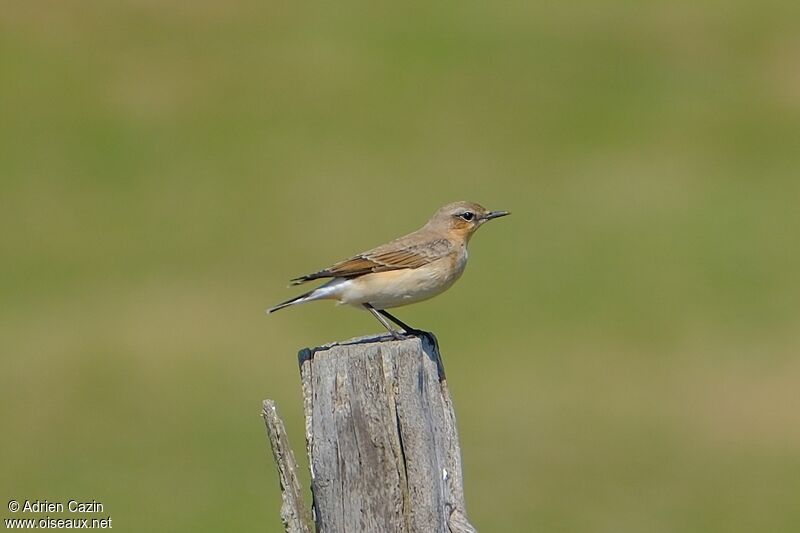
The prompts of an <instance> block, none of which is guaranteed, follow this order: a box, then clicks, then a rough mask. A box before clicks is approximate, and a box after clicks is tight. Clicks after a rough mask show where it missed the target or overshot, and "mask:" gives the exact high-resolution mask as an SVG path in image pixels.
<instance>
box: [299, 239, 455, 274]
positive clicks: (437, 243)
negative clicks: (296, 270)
mask: <svg viewBox="0 0 800 533" xmlns="http://www.w3.org/2000/svg"><path fill="white" fill-rule="evenodd" d="M414 240H416V239H414ZM409 241H410V239H406V238H400V239H398V240H396V241H393V242H390V243H388V244H384V245H383V246H379V247H377V248H373V249H372V250H369V251H366V252H363V253H360V254H358V255H356V256H354V257H351V258H350V259H346V260H344V261H340V262H338V263H336V264H335V265H332V266H330V267H328V268H325V269H322V270H320V271H318V272H314V273H312V274H307V275H305V276H300V277H299V278H295V279H293V280H292V285H299V284H301V283H305V282H306V281H311V280H313V279H319V278H354V277H358V276H363V275H364V274H369V273H371V272H386V271H388V270H399V269H403V268H419V267H421V266H424V265H427V264H428V263H431V262H433V261H436V260H437V259H441V258H442V257H444V256H445V255H447V254H448V253H449V252H450V251H451V250H452V249H453V243H451V242H450V241H449V240H447V239H433V240H430V241H426V242H422V243H419V242H417V243H414V244H411V243H410V242H409Z"/></svg>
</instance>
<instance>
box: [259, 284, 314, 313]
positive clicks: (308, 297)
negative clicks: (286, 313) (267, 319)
mask: <svg viewBox="0 0 800 533" xmlns="http://www.w3.org/2000/svg"><path fill="white" fill-rule="evenodd" d="M315 290H316V289H315ZM313 294H314V291H308V292H306V293H304V294H301V295H300V296H295V297H294V298H292V299H290V300H286V301H285V302H281V303H279V304H278V305H276V306H275V307H270V308H269V309H267V314H270V313H274V312H275V311H277V310H279V309H283V308H284V307H289V306H290V305H295V304H301V303H303V302H310V301H312V300H316V298H314V297H313Z"/></svg>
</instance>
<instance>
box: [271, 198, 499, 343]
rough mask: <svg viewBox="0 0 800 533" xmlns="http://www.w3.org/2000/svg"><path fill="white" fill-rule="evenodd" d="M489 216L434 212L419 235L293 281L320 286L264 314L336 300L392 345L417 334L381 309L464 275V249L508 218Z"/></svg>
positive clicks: (432, 292)
mask: <svg viewBox="0 0 800 533" xmlns="http://www.w3.org/2000/svg"><path fill="white" fill-rule="evenodd" d="M510 214H511V213H509V212H508V211H489V210H487V209H485V208H484V207H483V206H481V205H480V204H476V203H474V202H465V201H461V202H453V203H450V204H447V205H445V206H444V207H441V208H440V209H438V210H437V211H436V212H435V213H434V214H433V216H432V217H431V218H430V220H428V222H427V223H426V224H425V225H424V226H422V227H421V228H420V229H418V230H417V231H415V232H413V233H409V234H408V235H404V236H403V237H400V238H398V239H395V240H393V241H391V242H388V243H386V244H384V245H381V246H378V247H376V248H372V249H371V250H367V251H366V252H361V253H360V254H357V255H354V256H352V257H350V258H349V259H345V260H344V261H339V262H338V263H335V264H333V265H331V266H329V267H328V268H323V269H322V270H318V271H316V272H312V273H311V274H306V275H305V276H300V277H297V278H294V279H292V280H291V282H290V286H293V285H300V284H302V283H306V282H309V281H313V280H317V279H328V278H330V279H329V281H327V282H326V283H324V284H323V285H320V286H319V287H317V288H316V289H313V290H310V291H308V292H306V293H303V294H301V295H299V296H295V297H294V298H291V299H289V300H286V301H285V302H282V303H279V304H278V305H276V306H274V307H271V308H269V309H267V314H271V313H274V312H275V311H278V310H280V309H284V308H286V307H290V306H293V305H298V304H302V303H307V302H313V301H316V300H336V301H337V302H338V303H339V304H347V305H351V306H354V307H358V308H363V309H366V310H367V311H369V312H370V313H372V315H373V316H374V317H375V318H376V319H378V321H379V322H380V323H381V324H382V325H383V327H385V328H386V329H387V330H388V331H389V333H390V334H391V335H392V336H393V337H394V338H395V339H401V338H402V335H401V333H400V332H399V331H397V330H396V329H395V328H394V327H392V325H391V324H390V322H389V321H391V322H393V323H394V324H395V325H397V326H399V327H400V328H402V329H403V331H404V333H405V334H408V335H413V334H416V333H422V332H421V330H418V329H416V328H412V327H411V326H409V325H407V324H405V323H404V322H402V321H401V320H400V319H398V318H397V317H395V316H393V315H392V314H390V313H389V312H388V311H386V310H387V309H392V308H395V307H401V306H404V305H408V304H412V303H417V302H421V301H423V300H427V299H429V298H432V297H434V296H437V295H439V294H441V293H443V292H444V291H446V290H447V289H449V288H450V287H452V286H453V284H454V283H455V282H456V281H457V280H458V279H459V278H460V277H461V274H463V273H464V268H465V267H466V266H467V258H468V252H467V244H468V243H469V240H470V238H471V237H472V235H474V234H475V232H476V231H477V230H478V228H480V227H481V226H483V224H485V223H486V222H488V221H490V220H494V219H496V218H500V217H504V216H507V215H510Z"/></svg>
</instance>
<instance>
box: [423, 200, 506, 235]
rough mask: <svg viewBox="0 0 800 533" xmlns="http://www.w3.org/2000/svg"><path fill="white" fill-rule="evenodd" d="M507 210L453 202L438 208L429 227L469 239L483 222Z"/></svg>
mask: <svg viewBox="0 0 800 533" xmlns="http://www.w3.org/2000/svg"><path fill="white" fill-rule="evenodd" d="M510 214H511V213H509V212H508V211H489V210H487V209H486V208H485V207H483V206H482V205H480V204H476V203H474V202H453V203H452V204H447V205H446V206H444V207H442V208H440V209H439V210H438V211H436V213H434V214H433V216H432V217H431V219H430V220H429V221H428V226H429V227H430V228H431V229H434V230H437V231H440V232H442V233H446V234H449V235H451V236H457V237H461V238H463V239H465V240H469V238H470V237H471V236H472V234H473V233H475V231H476V230H477V229H478V228H479V227H481V226H482V225H483V224H484V223H486V222H488V221H489V220H492V219H494V218H499V217H504V216H506V215H510Z"/></svg>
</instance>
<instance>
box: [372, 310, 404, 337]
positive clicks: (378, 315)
mask: <svg viewBox="0 0 800 533" xmlns="http://www.w3.org/2000/svg"><path fill="white" fill-rule="evenodd" d="M363 305H364V309H366V310H367V311H369V312H370V313H372V315H373V316H374V317H375V318H377V319H378V322H380V323H381V324H383V327H385V328H386V329H388V330H389V333H391V334H392V337H394V338H395V340H402V339H403V337H402V336H401V335H400V333H399V332H398V331H397V330H396V329H394V328H393V327H392V325H391V324H389V322H387V321H386V319H385V318H384V317H383V315H381V313H380V312H379V311H378V310H377V309H375V308H374V307H372V306H371V305H369V304H363ZM401 327H402V326H401Z"/></svg>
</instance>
